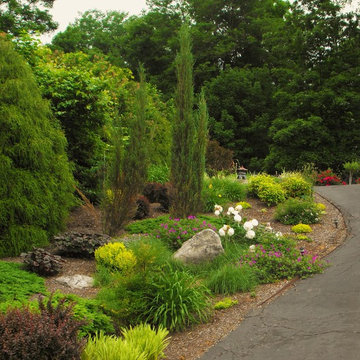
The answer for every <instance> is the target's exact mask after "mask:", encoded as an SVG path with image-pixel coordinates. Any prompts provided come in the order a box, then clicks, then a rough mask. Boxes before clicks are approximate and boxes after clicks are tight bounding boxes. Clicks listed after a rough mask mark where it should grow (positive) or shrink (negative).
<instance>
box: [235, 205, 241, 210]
mask: <svg viewBox="0 0 360 360" xmlns="http://www.w3.org/2000/svg"><path fill="white" fill-rule="evenodd" d="M242 208H243V207H242V206H241V205H236V206H235V210H236V211H241V210H242Z"/></svg>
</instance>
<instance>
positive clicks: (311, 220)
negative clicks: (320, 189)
mask: <svg viewBox="0 0 360 360" xmlns="http://www.w3.org/2000/svg"><path fill="white" fill-rule="evenodd" d="M321 214H322V210H320V209H319V207H318V206H317V205H316V204H315V203H314V201H313V200H302V199H295V198H290V199H288V200H286V201H285V202H284V203H282V204H279V205H278V206H277V207H276V211H275V215H274V217H275V219H276V220H278V221H280V222H281V223H282V224H286V225H295V224H299V223H303V224H315V223H317V222H319V221H320V217H321Z"/></svg>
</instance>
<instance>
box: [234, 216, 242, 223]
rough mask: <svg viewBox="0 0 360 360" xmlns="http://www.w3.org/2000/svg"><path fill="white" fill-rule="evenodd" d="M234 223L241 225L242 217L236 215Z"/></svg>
mask: <svg viewBox="0 0 360 360" xmlns="http://www.w3.org/2000/svg"><path fill="white" fill-rule="evenodd" d="M234 221H235V222H237V223H239V222H240V221H241V216H240V215H238V214H237V215H235V216H234Z"/></svg>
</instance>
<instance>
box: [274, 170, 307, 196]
mask: <svg viewBox="0 0 360 360" xmlns="http://www.w3.org/2000/svg"><path fill="white" fill-rule="evenodd" d="M281 179H282V181H281V187H282V188H283V189H284V190H285V193H286V197H287V198H290V197H292V198H294V197H307V196H311V195H312V184H311V183H310V182H308V181H307V180H305V179H304V178H303V177H302V175H301V174H298V173H290V174H287V173H285V174H283V175H282V176H281Z"/></svg>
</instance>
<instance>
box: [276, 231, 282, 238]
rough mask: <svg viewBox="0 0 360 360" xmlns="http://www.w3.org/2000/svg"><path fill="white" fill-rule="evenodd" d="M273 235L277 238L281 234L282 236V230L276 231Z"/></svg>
mask: <svg viewBox="0 0 360 360" xmlns="http://www.w3.org/2000/svg"><path fill="white" fill-rule="evenodd" d="M275 236H276V237H278V238H279V237H282V236H283V234H282V232H281V231H278V232H277V233H276V234H275Z"/></svg>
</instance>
